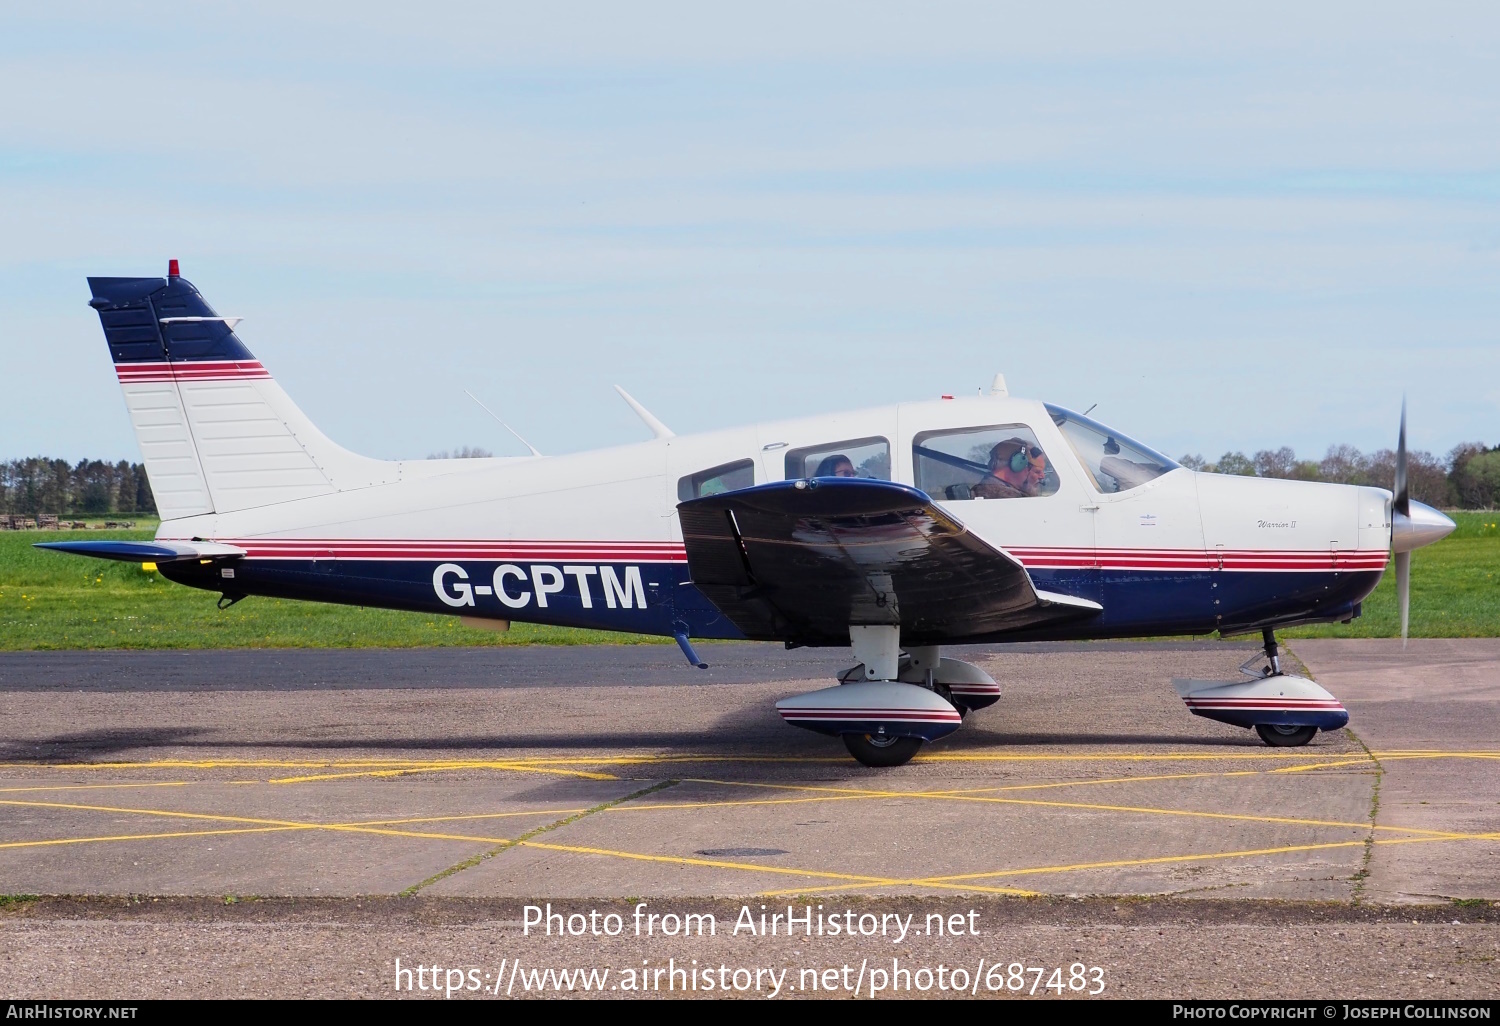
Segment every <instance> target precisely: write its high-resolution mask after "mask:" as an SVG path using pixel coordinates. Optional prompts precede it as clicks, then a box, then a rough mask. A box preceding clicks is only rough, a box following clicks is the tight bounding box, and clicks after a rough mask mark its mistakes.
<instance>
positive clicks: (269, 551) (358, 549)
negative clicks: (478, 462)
mask: <svg viewBox="0 0 1500 1026" xmlns="http://www.w3.org/2000/svg"><path fill="white" fill-rule="evenodd" d="M164 540H171V539H164ZM181 540H186V539H181ZM213 540H215V541H221V542H225V543H227V544H230V545H235V546H238V547H240V548H243V549H245V550H246V552H247V554H248V555H249V556H251V557H252V558H255V559H367V560H387V561H388V560H419V561H432V560H437V561H445V560H453V559H480V560H501V561H521V562H557V561H561V560H575V561H588V560H593V561H595V562H614V563H636V562H648V563H682V562H686V560H687V551H686V549H684V548H683V546H682V544H681V543H680V542H659V541H622V540H599V541H574V540H564V539H557V540H546V539H525V540H520V539H517V540H497V539H478V538H455V539H451V540H439V539H421V540H416V539H403V538H216V539H213ZM1006 551H1007V552H1009V553H1010V554H1011V555H1013V556H1015V557H1016V558H1017V559H1018V560H1020V561H1021V563H1022V565H1024V566H1026V567H1027V568H1029V569H1082V570H1095V569H1102V570H1153V571H1162V572H1170V571H1192V572H1210V571H1217V570H1229V571H1235V570H1238V571H1245V572H1252V573H1268V572H1300V573H1327V572H1331V571H1372V572H1373V571H1380V570H1384V569H1385V566H1386V560H1387V559H1388V558H1389V554H1388V553H1387V552H1386V551H1385V550H1384V549H1373V550H1372V549H1346V550H1342V551H1331V550H1327V549H1315V550H1311V551H1295V550H1286V549H1277V550H1264V551H1259V550H1243V549H1241V550H1235V551H1232V552H1223V553H1220V552H1218V551H1215V552H1205V551H1204V550H1201V549H1083V548H1079V549H1062V548H1047V549H1042V548H1025V547H1016V548H1007V549H1006ZM1221 559H1222V564H1221V562H1220V561H1221Z"/></svg>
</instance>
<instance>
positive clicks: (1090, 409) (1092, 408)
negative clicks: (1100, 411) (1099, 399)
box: [1083, 403, 1099, 417]
mask: <svg viewBox="0 0 1500 1026" xmlns="http://www.w3.org/2000/svg"><path fill="white" fill-rule="evenodd" d="M1098 405H1099V404H1098V403H1095V404H1094V406H1098ZM1094 406H1090V407H1089V408H1088V409H1086V410H1084V411H1083V415H1084V416H1085V417H1087V416H1088V415H1089V414H1090V413H1093V412H1094Z"/></svg>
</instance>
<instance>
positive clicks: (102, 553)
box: [36, 540, 245, 563]
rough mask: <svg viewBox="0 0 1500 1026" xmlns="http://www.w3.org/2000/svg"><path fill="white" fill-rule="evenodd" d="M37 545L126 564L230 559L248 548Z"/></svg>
mask: <svg viewBox="0 0 1500 1026" xmlns="http://www.w3.org/2000/svg"><path fill="white" fill-rule="evenodd" d="M36 548H39V549H52V550H53V551H54V552H69V553H72V554H73V555H75V556H93V557H94V558H95V559H117V560H119V561H120V562H122V563H180V562H187V561H190V560H195V559H230V558H233V557H235V556H243V555H244V554H245V550H244V549H237V548H235V547H234V546H233V545H220V544H219V543H218V542H196V541H195V542H181V541H149V542H144V541H141V542H133V541H102V540H101V541H76V542H72V541H68V542H37V543H36Z"/></svg>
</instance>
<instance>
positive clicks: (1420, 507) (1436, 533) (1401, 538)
mask: <svg viewBox="0 0 1500 1026" xmlns="http://www.w3.org/2000/svg"><path fill="white" fill-rule="evenodd" d="M1406 463H1407V461H1406V397H1405V396H1402V398H1401V434H1400V435H1399V436H1397V439H1396V480H1395V481H1393V482H1392V485H1393V487H1392V488H1391V552H1392V553H1394V554H1395V557H1396V605H1397V606H1398V607H1399V608H1400V610H1401V647H1402V648H1405V647H1406V635H1407V626H1408V624H1409V623H1410V619H1411V616H1410V614H1411V553H1412V550H1413V549H1420V548H1421V547H1422V546H1423V545H1431V544H1432V543H1433V542H1435V541H1441V540H1442V539H1444V538H1446V537H1448V535H1450V534H1452V533H1453V530H1454V528H1456V527H1457V526H1458V525H1457V524H1455V523H1454V522H1453V521H1452V520H1450V519H1449V518H1448V517H1446V516H1444V515H1443V514H1442V513H1440V512H1438V511H1437V510H1435V509H1433V508H1432V507H1431V506H1429V505H1427V504H1426V503H1425V502H1415V501H1413V500H1412V497H1411V491H1410V489H1409V488H1408V484H1407V479H1406V477H1407V475H1406Z"/></svg>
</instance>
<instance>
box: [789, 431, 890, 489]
mask: <svg viewBox="0 0 1500 1026" xmlns="http://www.w3.org/2000/svg"><path fill="white" fill-rule="evenodd" d="M803 477H864V478H871V479H873V480H876V481H889V480H890V479H891V443H890V442H888V441H886V440H885V439H884V438H854V439H850V440H848V441H845V442H828V443H827V444H824V445H807V446H803V447H802V448H800V449H792V450H791V451H790V452H788V453H787V454H786V479H787V480H788V481H793V480H796V479H798V478H803Z"/></svg>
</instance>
